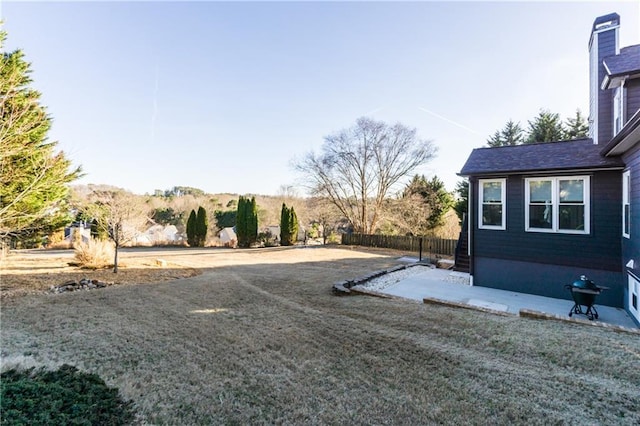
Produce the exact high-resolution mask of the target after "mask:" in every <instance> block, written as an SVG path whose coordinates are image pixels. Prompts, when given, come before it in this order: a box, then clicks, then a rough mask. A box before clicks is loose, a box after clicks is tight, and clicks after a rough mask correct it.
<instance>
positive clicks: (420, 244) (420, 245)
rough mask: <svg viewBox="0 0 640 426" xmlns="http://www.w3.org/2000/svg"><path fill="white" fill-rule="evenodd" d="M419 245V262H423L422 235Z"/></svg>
mask: <svg viewBox="0 0 640 426" xmlns="http://www.w3.org/2000/svg"><path fill="white" fill-rule="evenodd" d="M418 245H419V247H420V260H419V262H422V237H420V241H419V243H418Z"/></svg>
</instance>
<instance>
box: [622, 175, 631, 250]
mask: <svg viewBox="0 0 640 426" xmlns="http://www.w3.org/2000/svg"><path fill="white" fill-rule="evenodd" d="M630 199H631V173H630V172H629V170H627V171H626V172H624V173H623V174H622V236H623V237H626V238H630V236H631V204H630V203H629V200H630Z"/></svg>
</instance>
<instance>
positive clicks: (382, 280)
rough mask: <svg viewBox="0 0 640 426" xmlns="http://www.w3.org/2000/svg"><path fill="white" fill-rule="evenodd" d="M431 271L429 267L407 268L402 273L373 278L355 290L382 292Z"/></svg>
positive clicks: (397, 272) (357, 286) (391, 273)
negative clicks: (407, 279)
mask: <svg viewBox="0 0 640 426" xmlns="http://www.w3.org/2000/svg"><path fill="white" fill-rule="evenodd" d="M430 270H431V268H430V267H428V266H420V265H416V266H412V267H411V268H406V269H402V270H400V271H395V272H390V273H388V274H384V275H381V276H379V277H377V278H373V279H372V280H369V281H367V282H366V283H364V284H359V285H356V286H353V288H356V289H357V288H362V289H366V290H372V291H380V290H384V289H385V288H387V287H389V286H391V285H393V284H396V283H397V282H400V281H402V280H404V279H406V278H409V277H413V276H415V275H419V274H424V273H425V272H429V271H430Z"/></svg>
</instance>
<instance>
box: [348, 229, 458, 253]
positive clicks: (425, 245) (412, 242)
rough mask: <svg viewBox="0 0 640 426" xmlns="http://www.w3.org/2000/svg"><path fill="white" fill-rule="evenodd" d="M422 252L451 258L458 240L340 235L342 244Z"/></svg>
mask: <svg viewBox="0 0 640 426" xmlns="http://www.w3.org/2000/svg"><path fill="white" fill-rule="evenodd" d="M420 240H422V252H423V253H432V254H440V255H444V256H453V255H454V254H455V252H456V244H457V242H458V240H447V239H444V238H431V237H404V236H398V235H371V234H342V244H344V245H352V246H365V247H384V248H390V249H396V250H407V251H415V252H417V251H420Z"/></svg>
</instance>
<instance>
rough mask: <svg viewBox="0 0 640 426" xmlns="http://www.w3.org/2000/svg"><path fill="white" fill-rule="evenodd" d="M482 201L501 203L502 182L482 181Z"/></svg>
mask: <svg viewBox="0 0 640 426" xmlns="http://www.w3.org/2000/svg"><path fill="white" fill-rule="evenodd" d="M482 202H483V203H501V202H502V182H483V183H482Z"/></svg>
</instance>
